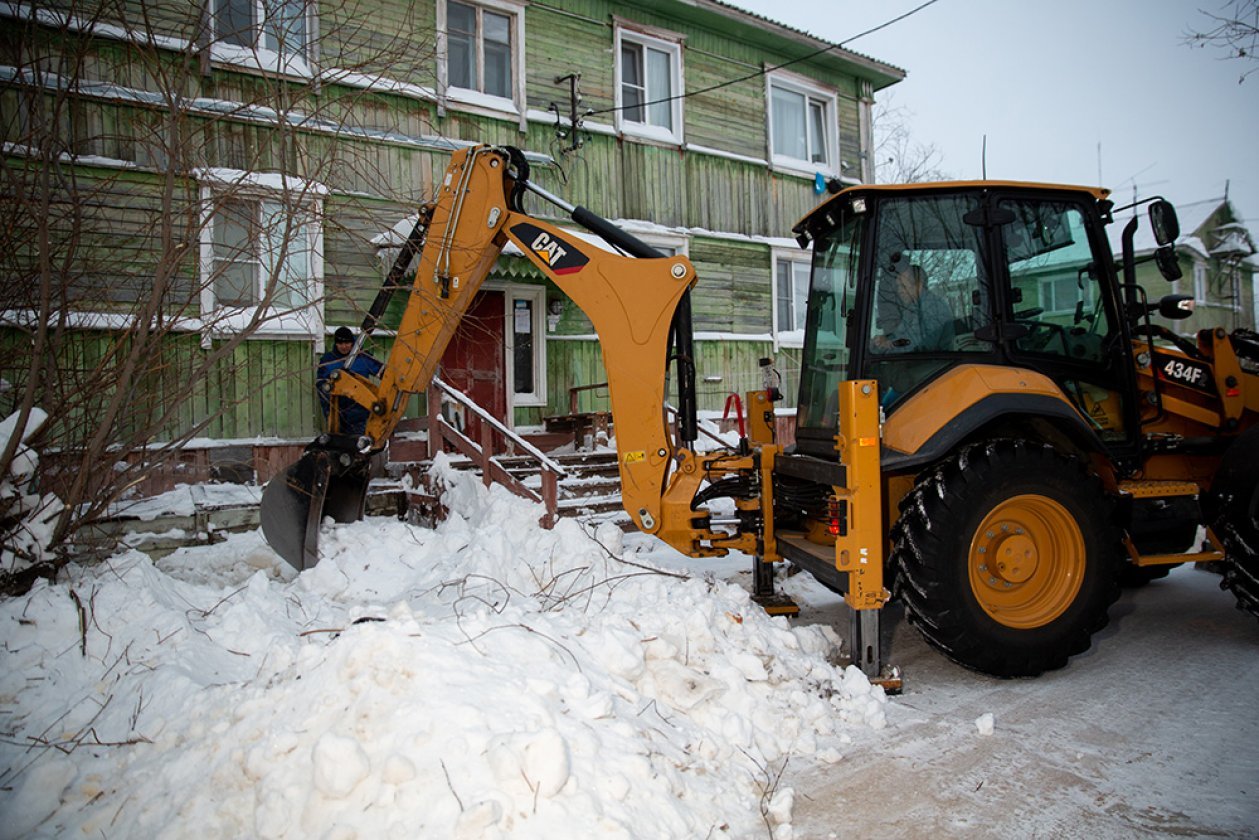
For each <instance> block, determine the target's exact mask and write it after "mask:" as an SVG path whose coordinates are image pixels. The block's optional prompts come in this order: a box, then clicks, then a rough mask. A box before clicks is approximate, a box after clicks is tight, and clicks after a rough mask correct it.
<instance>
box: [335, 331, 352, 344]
mask: <svg viewBox="0 0 1259 840" xmlns="http://www.w3.org/2000/svg"><path fill="white" fill-rule="evenodd" d="M353 340H354V331H353V330H351V329H350V328H349V327H337V331H336V332H334V333H333V334H332V341H333V343H336V342H338V341H353Z"/></svg>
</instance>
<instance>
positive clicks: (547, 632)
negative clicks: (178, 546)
mask: <svg viewBox="0 0 1259 840" xmlns="http://www.w3.org/2000/svg"><path fill="white" fill-rule="evenodd" d="M451 480H452V482H453V483H454V487H453V488H452V490H451V491H450V493H449V495H448V503H449V504H450V506H451V509H452V515H451V517H450V519H449V520H448V521H446V522H445V523H443V524H442V525H441V526H440V527H439V528H437V529H436V530H425V529H422V528H414V527H409V526H406V525H404V524H402V523H399V522H397V521H393V520H383V519H372V520H367V521H364V522H360V523H356V524H354V525H349V526H338V527H330V528H328V529H327V530H326V532H325V534H324V536H323V542H322V558H321V562H320V564H319V565H318V566H317V567H315V568H314V569H311V570H308V571H306V572H304V573H302V574H301V575H294V574H293V572H292V570H291V569H289V567H287V566H286V565H284V564H283V563H282V562H281V561H279V560H278V558H277V557H276V556H275V554H274V553H273V552H271V551H270V549H268V548H267V547H266V546H265V544H263V543H262V541H261V538H260V537H259V536H258V535H257V534H256V533H255V534H250V535H245V536H234V537H230V538H229V539H227V540H226V541H225V542H223V543H219V544H217V545H213V546H206V547H199V548H194V549H185V550H181V551H178V552H176V553H175V554H172V555H170V556H169V557H167V558H164V559H162V560H161V561H159V562H158V563H157V564H156V565H155V564H153V563H152V562H150V561H149V560H148V558H147V557H146V556H145V555H142V554H139V553H136V552H132V553H124V554H120V555H118V556H117V557H115V558H114V559H113V560H112V561H111V562H109V563H107V564H104V565H100V566H96V567H93V568H76V569H72V570H71V574H70V576H69V579H68V580H67V581H66V582H65V583H58V584H56V585H47V584H44V583H40V584H39V585H37V586H36V588H35V589H34V590H33V591H32V592H31V593H30V595H29V596H27V597H25V598H21V599H13V600H9V601H6V602H3V603H0V638H2V639H3V649H2V650H0V662H2V665H0V715H2V718H0V728H2V730H3V732H4V736H3V743H2V744H0V767H2V768H3V770H2V771H0V813H3V814H4V819H3V820H2V821H0V834H2V835H3V836H5V837H23V836H69V835H74V836H78V835H85V836H105V837H150V836H175V837H179V836H193V835H195V836H198V837H202V836H210V837H245V836H255V837H303V838H304V837H363V838H366V837H413V836H425V837H468V838H479V837H497V836H502V837H508V836H510V837H548V838H554V837H561V836H569V837H572V836H587V835H594V834H598V835H601V836H608V837H625V838H639V837H707V836H711V837H719V836H731V837H749V836H765V835H766V833H767V832H768V831H770V830H771V827H772V828H773V829H775V830H776V831H777V834H778V836H780V837H786V836H789V835H790V820H791V810H792V790H791V789H790V788H789V787H788V786H784V785H782V784H781V779H780V777H781V774H782V771H783V768H784V766H785V765H787V764H789V763H800V764H826V763H832V762H835V761H838V760H839V759H840V757H841V755H842V753H843V751H844V750H845V749H847V748H849V747H850V746H851V745H852V744H853V743H856V742H866V741H869V740H870V739H872V738H877V737H878V733H879V730H880V729H881V728H882V727H883V725H884V720H885V718H884V710H885V706H886V702H885V698H884V696H883V693H882V691H881V689H878V688H874V687H871V686H870V684H869V683H868V682H867V681H866V679H865V678H864V677H863V676H862V675H861V674H860V672H859V671H857V670H856V669H849V670H848V671H844V670H842V669H839V668H836V667H835V666H834V665H833V664H832V661H833V660H834V657H835V654H836V645H837V641H838V640H837V638H836V637H835V635H834V633H832V632H831V631H830V630H829V629H827V628H825V627H821V626H811V627H794V628H793V627H791V626H789V625H788V623H787V622H786V621H785V620H784V619H781V618H780V619H771V618H769V617H768V616H766V615H765V614H764V613H763V612H762V611H761V610H759V609H758V608H756V607H755V606H754V605H753V604H752V603H751V602H750V601H749V599H748V596H747V594H746V593H745V592H744V591H743V590H742V589H740V588H738V587H737V586H733V585H730V584H727V583H725V582H723V581H721V580H719V579H717V577H716V576H713V575H705V574H703V573H700V574H693V573H681V572H676V571H668V570H665V569H662V568H660V567H659V566H658V565H656V563H655V562H654V560H653V556H652V551H651V550H646V551H634V550H632V549H627V548H626V547H624V546H623V545H622V544H621V532H620V531H619V530H618V529H616V528H615V527H612V526H603V527H601V528H600V529H599V530H597V531H596V532H595V533H593V534H591V533H588V532H586V531H585V530H583V528H582V527H581V526H580V525H579V524H577V523H575V522H573V521H563V522H561V523H560V525H559V526H558V527H557V528H555V529H554V530H553V531H544V530H542V529H540V528H539V527H538V526H537V524H536V523H537V519H538V515H537V509H536V508H534V507H533V506H531V505H529V504H527V503H524V502H522V501H520V500H518V499H517V498H515V497H513V496H511V495H510V494H508V493H507V492H506V491H503V490H502V489H501V488H498V487H494V488H492V489H491V490H489V491H487V490H486V489H485V488H484V487H482V486H481V485H480V483H479V482H478V481H476V480H475V479H473V478H472V477H470V476H467V475H452V476H451Z"/></svg>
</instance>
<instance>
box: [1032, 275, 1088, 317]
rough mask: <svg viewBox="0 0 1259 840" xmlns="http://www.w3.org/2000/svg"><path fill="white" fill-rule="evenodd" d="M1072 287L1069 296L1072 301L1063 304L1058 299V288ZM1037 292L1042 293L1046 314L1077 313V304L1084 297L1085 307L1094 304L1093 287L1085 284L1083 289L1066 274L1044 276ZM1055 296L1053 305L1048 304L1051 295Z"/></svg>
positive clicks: (1040, 298) (1041, 297) (1042, 302)
mask: <svg viewBox="0 0 1259 840" xmlns="http://www.w3.org/2000/svg"><path fill="white" fill-rule="evenodd" d="M1068 286H1069V287H1070V289H1071V291H1070V292H1069V296H1070V298H1071V302H1070V303H1069V304H1068V305H1067V306H1065V307H1064V306H1063V305H1062V304H1063V301H1060V300H1058V294H1057V292H1058V288H1059V287H1068ZM1037 293H1038V294H1039V295H1040V297H1039V300H1040V302H1041V306H1042V308H1043V309H1044V310H1045V311H1044V314H1045V315H1070V314H1074V313H1075V307H1076V304H1077V303H1078V302H1079V301H1080V300H1081V299H1082V300H1083V301H1084V306H1085V309H1086V310H1087V309H1088V308H1089V307H1091V306H1093V305H1094V302H1095V300H1096V299H1095V298H1093V288H1092V287H1090V286H1087V285H1086V286H1085V287H1084V290H1083V291H1081V290H1080V288H1079V286H1078V285H1077V284H1076V282H1075V281H1073V280H1072V279H1071V278H1070V277H1068V276H1064V275H1056V276H1053V277H1045V278H1042V279H1041V280H1040V282H1039V284H1038V286H1037ZM1051 295H1052V296H1053V298H1054V300H1053V304H1054V305H1053V306H1052V307H1051V306H1046V305H1045V304H1046V303H1047V302H1048V298H1049V296H1051Z"/></svg>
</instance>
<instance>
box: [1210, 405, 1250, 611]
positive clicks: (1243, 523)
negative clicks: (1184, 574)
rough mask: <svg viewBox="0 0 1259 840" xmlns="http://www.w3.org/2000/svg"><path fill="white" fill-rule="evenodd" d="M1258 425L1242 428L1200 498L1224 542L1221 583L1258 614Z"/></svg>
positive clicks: (1243, 607) (1240, 606)
mask: <svg viewBox="0 0 1259 840" xmlns="http://www.w3.org/2000/svg"><path fill="white" fill-rule="evenodd" d="M1256 459H1259V426H1256V427H1254V428H1251V429H1249V430H1248V431H1246V432H1245V433H1244V434H1242V435H1241V436H1240V437H1238V439H1237V440H1236V441H1234V442H1233V444H1232V445H1231V446H1230V447H1229V448H1228V450H1227V451H1225V453H1224V457H1223V458H1222V459H1221V461H1220V468H1219V471H1218V472H1217V473H1216V474H1215V477H1214V478H1213V479H1212V480H1211V490H1210V492H1209V493H1207V494H1206V495H1205V497H1204V498H1203V504H1202V507H1203V512H1204V514H1205V515H1206V520H1207V524H1208V525H1210V526H1211V530H1212V531H1213V532H1214V533H1215V536H1216V537H1217V538H1218V539H1219V540H1220V542H1221V543H1222V544H1223V546H1224V554H1225V558H1224V577H1223V579H1222V580H1220V588H1221V589H1227V590H1229V591H1231V592H1232V593H1233V595H1234V596H1235V597H1236V598H1237V608H1238V609H1241V610H1245V611H1246V612H1248V613H1250V614H1251V615H1253V616H1255V617H1256V618H1259V480H1257V479H1256V476H1255V468H1254V465H1255V464H1256V463H1259V461H1257V460H1256Z"/></svg>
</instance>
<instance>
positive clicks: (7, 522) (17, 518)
mask: <svg viewBox="0 0 1259 840" xmlns="http://www.w3.org/2000/svg"><path fill="white" fill-rule="evenodd" d="M18 418H19V415H18V414H17V413H14V414H11V415H9V416H8V417H7V418H5V419H4V420H3V421H0V452H3V451H4V450H5V449H6V448H7V447H8V445H9V442H10V441H11V440H12V439H13V438H14V437H15V436H16V437H17V438H18V444H17V448H16V450H15V451H14V455H13V460H12V461H10V462H9V466H8V469H7V470H5V471H4V472H3V473H2V474H0V572H15V571H18V570H20V569H23V568H26V567H28V566H30V565H32V564H34V563H38V562H40V561H41V560H44V559H45V556H46V554H47V551H48V548H49V546H50V544H51V543H52V535H53V527H54V525H55V524H56V521H57V516H58V514H60V513H61V511H62V509H63V506H62V504H61V500H60V499H58V498H57V497H56V496H54V495H53V494H51V493H43V494H41V493H40V492H39V491H38V490H37V489H36V488H35V486H34V484H35V482H34V478H35V471H36V468H37V467H38V466H39V456H38V454H36V452H35V450H34V449H31V448H30V447H29V446H27V445H26V441H28V440H29V439H30V438H31V437H32V436H33V435H34V434H35V433H36V432H38V431H39V429H40V427H42V426H43V425H44V423H45V422H47V420H48V413H47V412H45V411H44V410H43V409H41V408H32V409H31V411H30V413H29V414H28V415H27V418H26V423H25V425H24V426H23V427H22V429H21V430H20V431H19V430H18Z"/></svg>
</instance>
